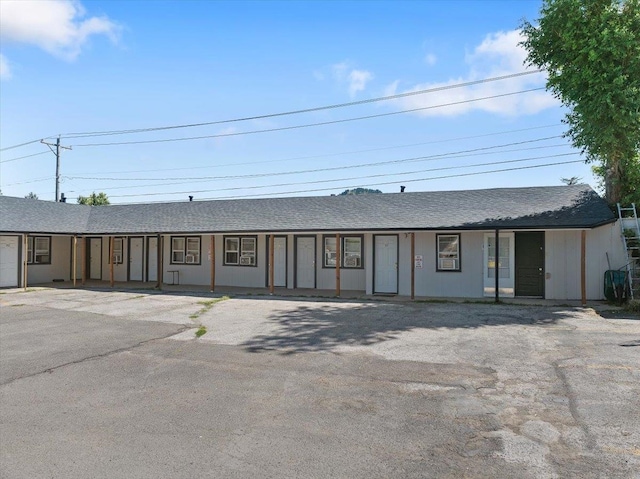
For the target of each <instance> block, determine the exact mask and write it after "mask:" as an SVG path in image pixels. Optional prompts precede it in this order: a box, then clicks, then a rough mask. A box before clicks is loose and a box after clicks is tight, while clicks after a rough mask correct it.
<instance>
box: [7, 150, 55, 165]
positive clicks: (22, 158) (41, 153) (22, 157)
mask: <svg viewBox="0 0 640 479" xmlns="http://www.w3.org/2000/svg"><path fill="white" fill-rule="evenodd" d="M45 153H48V152H47V151H41V152H40V153H34V154H33V155H25V156H19V157H17V158H11V159H10V160H2V161H0V163H9V162H10V161H18V160H24V159H25V158H31V157H32V156H38V155H44V154H45Z"/></svg>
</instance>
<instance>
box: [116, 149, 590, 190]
mask: <svg viewBox="0 0 640 479" xmlns="http://www.w3.org/2000/svg"><path fill="white" fill-rule="evenodd" d="M579 154H580V153H577V152H572V153H562V154H559V155H550V156H535V157H530V158H519V159H516V160H504V161H491V162H488V163H476V164H474V165H458V166H442V167H438V168H428V169H426V170H415V171H404V172H400V173H378V174H375V175H366V176H356V177H351V178H337V179H330V180H313V181H301V182H294V183H277V184H270V185H260V186H256V185H254V186H234V187H229V188H216V189H215V190H195V191H194V190H190V191H177V192H171V193H142V194H125V195H112V196H111V198H127V197H135V196H159V195H183V194H187V193H208V192H210V191H236V190H260V189H264V188H276V187H282V186H297V185H316V184H321V183H334V182H336V181H350V180H360V179H364V178H380V177H387V176H401V175H415V174H417V173H426V172H430V171H446V170H459V169H465V168H477V167H480V166H491V165H503V164H508V163H522V162H524V161H533V160H540V159H543V158H559V157H564V156H575V155H579ZM580 161H582V160H580ZM407 181H410V180H407ZM312 191H313V190H312Z"/></svg>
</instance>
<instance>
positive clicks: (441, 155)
mask: <svg viewBox="0 0 640 479" xmlns="http://www.w3.org/2000/svg"><path fill="white" fill-rule="evenodd" d="M561 137H562V135H555V136H548V137H544V138H536V139H533V140H523V141H516V142H512V143H504V144H501V145H491V146H483V147H480V148H472V149H469V150H459V151H452V152H448V153H437V154H434V155H427V156H414V157H411V158H402V159H396V160H386V161H376V162H369V163H359V164H356V165H342V166H332V167H327V168H313V169H308V170H297V171H285V172H277V173H253V174H248V175H228V176H209V177H207V176H182V177H177V178H171V180H168V181H173V180H236V179H243V178H264V177H269V176H282V175H298V174H304V173H319V172H323V171H336V170H348V169H354V168H365V167H371V166H382V165H389V164H397V163H407V162H416V161H427V160H438V159H443V158H448V157H451V156H454V155H461V154H465V153H476V152H479V151H487V150H494V149H498V148H506V147H509V146H518V145H524V144H528V143H537V142H540V141H547V140H553V139H556V138H561ZM560 146H565V145H560ZM498 153H500V152H498ZM502 153H504V151H503V152H502ZM67 178H69V179H72V180H105V181H157V180H158V178H105V177H87V176H68V177H67ZM171 184H176V183H165V186H167V185H171ZM147 186H151V185H147Z"/></svg>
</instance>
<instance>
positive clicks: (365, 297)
mask: <svg viewBox="0 0 640 479" xmlns="http://www.w3.org/2000/svg"><path fill="white" fill-rule="evenodd" d="M32 288H54V289H69V288H74V286H73V283H72V282H70V281H64V282H55V283H43V284H34V285H30V286H29V289H32ZM75 288H77V289H90V290H91V289H93V290H113V291H145V292H149V291H156V292H165V293H181V294H191V295H202V296H213V297H217V296H231V297H244V296H275V297H284V298H312V299H348V300H358V301H392V302H418V303H487V304H491V303H494V302H495V301H494V298H493V297H485V298H456V297H428V296H416V297H415V299H413V300H412V299H411V298H410V297H408V296H401V295H390V294H366V293H365V292H364V291H354V290H342V291H341V292H340V296H339V297H338V296H336V292H335V290H333V289H304V288H296V289H288V288H275V291H274V293H273V295H272V294H271V293H270V292H269V288H243V287H235V286H217V287H216V288H215V290H214V291H210V289H209V286H204V285H192V284H163V285H162V289H160V290H158V289H156V282H155V281H153V282H137V281H135V282H134V281H129V282H124V281H117V282H115V283H114V286H113V288H112V287H111V286H110V285H109V282H108V281H96V280H90V281H87V282H86V283H85V285H84V286H83V285H82V284H81V282H80V281H77V282H76V286H75ZM19 289H21V288H12V289H6V290H5V291H16V290H19ZM500 301H501V302H503V303H505V304H517V305H524V306H534V305H537V306H570V307H581V306H582V304H581V302H580V301H579V300H553V299H541V298H525V297H517V298H506V297H503V298H501V299H500ZM585 306H586V307H588V308H593V309H595V310H596V311H607V310H615V309H618V308H617V306H614V305H609V304H607V303H606V302H604V301H588V302H587V304H586V305H585Z"/></svg>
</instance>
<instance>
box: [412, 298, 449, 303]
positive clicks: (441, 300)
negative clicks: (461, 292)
mask: <svg viewBox="0 0 640 479" xmlns="http://www.w3.org/2000/svg"><path fill="white" fill-rule="evenodd" d="M415 302H416V303H436V304H439V303H453V302H454V301H449V300H448V299H416V300H415Z"/></svg>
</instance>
